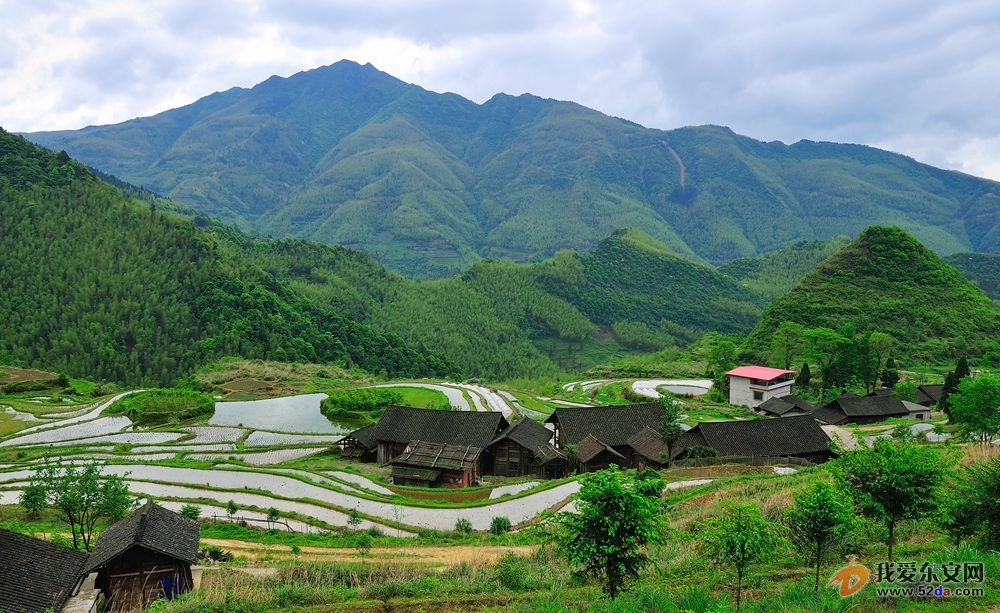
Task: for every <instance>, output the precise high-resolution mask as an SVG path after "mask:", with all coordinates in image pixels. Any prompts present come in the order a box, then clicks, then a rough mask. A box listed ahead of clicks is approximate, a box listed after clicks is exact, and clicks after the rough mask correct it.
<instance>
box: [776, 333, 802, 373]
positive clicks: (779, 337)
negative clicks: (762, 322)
mask: <svg viewBox="0 0 1000 613" xmlns="http://www.w3.org/2000/svg"><path fill="white" fill-rule="evenodd" d="M805 331H806V329H805V327H803V326H802V324H798V323H795V322H794V321H785V322H782V323H781V325H780V326H778V329H777V330H775V331H774V336H772V337H771V363H772V364H775V365H776V366H779V367H781V368H784V369H785V370H789V369H791V367H792V363H793V362H795V361H796V359H797V358H799V357H800V356H801V355H802V351H803V350H804V349H805Z"/></svg>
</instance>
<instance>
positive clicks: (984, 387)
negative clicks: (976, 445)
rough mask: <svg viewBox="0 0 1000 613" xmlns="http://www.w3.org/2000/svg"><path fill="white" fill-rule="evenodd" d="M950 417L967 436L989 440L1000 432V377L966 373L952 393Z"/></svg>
mask: <svg viewBox="0 0 1000 613" xmlns="http://www.w3.org/2000/svg"><path fill="white" fill-rule="evenodd" d="M949 403H950V406H951V419H952V421H954V422H955V423H957V424H959V425H960V426H961V428H962V434H963V435H964V436H966V437H967V438H975V439H978V440H979V441H981V442H983V443H988V442H990V441H992V440H993V439H994V437H996V435H997V433H1000V377H998V376H996V375H990V374H984V375H981V376H979V377H978V378H976V379H973V378H972V377H964V378H962V379H961V382H960V383H959V384H958V388H957V389H956V390H955V393H954V394H952V395H951V396H950V397H949Z"/></svg>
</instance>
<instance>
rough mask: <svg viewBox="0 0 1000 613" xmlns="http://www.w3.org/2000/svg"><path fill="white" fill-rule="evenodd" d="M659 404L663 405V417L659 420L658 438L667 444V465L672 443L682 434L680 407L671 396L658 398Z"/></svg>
mask: <svg viewBox="0 0 1000 613" xmlns="http://www.w3.org/2000/svg"><path fill="white" fill-rule="evenodd" d="M660 405H662V406H663V419H661V420H660V438H662V439H663V444H664V445H666V446H667V466H669V465H670V458H672V457H673V452H674V445H676V444H677V441H679V440H681V437H682V436H684V430H683V429H682V428H681V422H680V416H681V409H680V407H679V406H678V405H677V404H676V403H675V402H674V401H673V400H672V399H671V398H660Z"/></svg>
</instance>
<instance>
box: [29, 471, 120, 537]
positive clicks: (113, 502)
mask: <svg viewBox="0 0 1000 613" xmlns="http://www.w3.org/2000/svg"><path fill="white" fill-rule="evenodd" d="M125 476H128V473H126V475H125ZM28 490H30V491H31V494H30V496H29V498H28V499H25V498H24V497H23V496H22V500H21V504H22V506H25V503H26V502H27V503H29V505H30V507H31V510H33V511H36V512H37V511H38V510H39V508H40V502H41V499H42V495H43V494H44V500H45V503H46V505H47V506H49V507H52V508H54V509H55V510H56V511H57V512H58V513H59V514H60V515H61V516H62V518H63V519H64V520H65V521H66V523H68V524H69V526H70V532H71V533H72V535H73V547H75V548H77V549H79V548H80V547H81V546H82V548H83V549H88V550H89V549H90V544H91V540H92V536H93V533H94V527H95V526H96V525H97V522H98V521H99V520H100V519H102V518H108V519H110V520H112V521H117V520H119V519H121V518H123V517H124V516H125V515H126V514H128V512H129V511H130V510H131V509H132V508H133V507H134V506H135V502H136V501H135V498H134V497H133V496H132V494H131V492H130V491H129V487H128V482H127V481H125V478H124V477H122V476H119V475H106V474H104V467H103V465H101V464H98V463H96V462H93V461H91V462H83V463H80V464H73V463H71V464H63V462H62V460H57V461H55V462H45V463H44V464H42V465H41V466H39V467H38V468H37V469H36V470H35V472H34V474H33V475H32V477H31V482H30V484H29V486H28ZM26 508H27V507H26Z"/></svg>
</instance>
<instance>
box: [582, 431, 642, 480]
mask: <svg viewBox="0 0 1000 613" xmlns="http://www.w3.org/2000/svg"><path fill="white" fill-rule="evenodd" d="M574 460H575V462H576V466H577V469H578V470H579V471H580V472H584V473H589V472H594V471H595V470H604V469H606V468H608V467H610V466H611V465H612V464H614V465H616V466H618V467H620V468H627V467H628V465H629V458H628V457H626V456H624V455H622V453H621V452H619V451H618V450H617V449H615V448H614V447H612V446H611V445H609V444H607V443H605V442H603V441H601V440H598V438H597V437H595V436H594V435H593V434H588V435H587V437H586V438H585V439H583V440H582V441H580V442H579V443H577V444H576V455H575V458H574Z"/></svg>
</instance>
